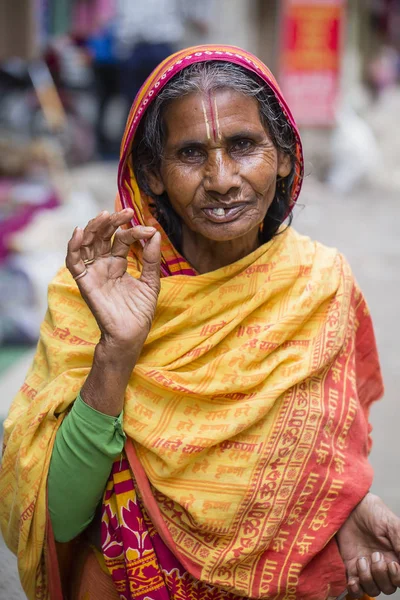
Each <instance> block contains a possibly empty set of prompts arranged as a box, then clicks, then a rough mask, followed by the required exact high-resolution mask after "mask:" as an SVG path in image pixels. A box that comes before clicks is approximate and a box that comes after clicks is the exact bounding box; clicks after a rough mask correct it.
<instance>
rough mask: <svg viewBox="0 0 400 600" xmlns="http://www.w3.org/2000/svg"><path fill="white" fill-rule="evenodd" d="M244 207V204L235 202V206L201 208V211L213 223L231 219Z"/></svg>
mask: <svg viewBox="0 0 400 600" xmlns="http://www.w3.org/2000/svg"><path fill="white" fill-rule="evenodd" d="M245 207H246V205H245V204H236V205H235V206H231V207H226V208H223V207H222V206H218V207H215V208H203V209H202V210H203V212H204V214H205V215H206V217H207V218H208V219H210V221H213V222H214V223H227V222H229V221H233V220H234V219H235V218H236V217H237V216H238V215H239V214H240V213H241V212H242V211H243V210H244V208H245Z"/></svg>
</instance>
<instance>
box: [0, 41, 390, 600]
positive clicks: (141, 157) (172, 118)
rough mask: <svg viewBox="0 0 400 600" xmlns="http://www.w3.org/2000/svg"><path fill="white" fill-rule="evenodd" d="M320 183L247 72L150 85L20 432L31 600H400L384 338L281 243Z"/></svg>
mask: <svg viewBox="0 0 400 600" xmlns="http://www.w3.org/2000/svg"><path fill="white" fill-rule="evenodd" d="M302 176H303V160H302V149H301V142H300V138H299V134H298V131H297V128H296V125H295V123H294V121H293V118H292V116H291V113H290V110H289V108H288V107H287V105H286V104H285V101H284V99H283V97H282V95H281V93H280V91H279V88H278V86H277V83H276V81H275V80H274V78H273V76H272V75H271V73H270V72H269V70H268V69H267V68H266V67H265V65H263V64H262V63H261V62H260V61H259V60H258V59H257V58H255V57H254V56H252V55H250V54H248V53H247V52H245V51H243V50H240V49H238V48H231V47H227V48H226V47H220V46H211V47H198V48H192V49H189V50H184V51H181V52H179V53H178V54H176V55H174V56H171V57H170V58H169V59H167V60H166V61H165V62H164V63H162V64H161V65H160V66H159V67H158V68H157V69H156V70H155V72H154V73H153V74H152V75H151V76H150V78H149V79H148V80H147V82H146V84H145V85H144V87H143V88H142V89H141V91H140V93H139V95H138V97H137V98H136V100H135V103H134V105H133V108H132V110H131V114H130V117H129V120H128V124H127V128H126V133H125V136H124V139H123V143H122V151H121V162H120V168H119V176H118V183H119V198H118V200H117V211H116V212H115V213H114V214H112V215H110V214H108V213H107V212H103V213H101V214H100V215H98V216H97V217H96V218H94V219H93V220H92V221H91V222H90V223H89V224H88V225H87V226H86V227H85V229H83V230H82V229H79V228H77V229H76V230H75V232H74V234H73V236H72V238H71V240H70V243H69V246H68V254H67V260H66V264H67V269H62V270H61V271H60V272H59V273H58V275H57V277H56V278H55V280H54V281H53V282H52V283H51V285H50V288H49V310H48V313H47V316H46V319H45V321H44V323H43V326H42V331H41V339H40V342H39V346H38V350H37V354H36V357H35V360H34V363H33V366H32V368H31V370H30V372H29V374H28V376H27V379H26V381H25V383H24V385H23V386H22V388H21V391H20V393H19V395H18V397H17V398H16V400H15V401H14V404H13V406H12V408H11V412H10V415H9V418H8V420H7V421H6V425H5V443H6V445H5V453H4V459H3V467H2V474H1V487H0V493H1V497H2V504H1V508H0V511H1V524H2V530H3V534H4V536H5V538H6V540H7V542H8V544H9V546H10V548H11V549H12V550H13V551H14V552H15V553H17V554H18V557H19V568H20V575H21V580H22V583H23V586H24V589H25V591H26V593H27V595H28V597H29V598H32V599H33V598H43V599H44V598H46V599H47V598H51V599H59V598H60V599H61V598H63V597H64V598H73V599H75V598H77V599H82V600H83V599H98V598H101V599H105V600H107V599H113V598H115V599H117V598H121V599H125V600H131V599H133V598H139V599H141V600H145V599H147V600H158V599H159V600H164V599H168V598H171V599H174V600H184V599H187V600H195V599H202V600H203V599H204V600H217V599H218V600H219V599H226V600H235V599H239V598H260V599H261V598H264V599H267V598H274V599H275V600H280V599H282V600H283V599H285V600H292V599H293V600H294V599H296V598H303V599H310V600H325V599H327V598H335V597H337V596H339V595H341V596H342V597H344V595H346V592H345V590H346V588H347V589H348V591H349V593H350V595H351V596H352V597H354V598H359V597H361V596H363V594H369V595H376V594H379V593H380V592H381V591H383V592H384V593H386V594H391V593H393V592H394V591H395V589H396V588H397V587H398V586H399V585H400V568H399V564H398V559H399V554H400V522H399V519H397V517H396V516H395V515H393V514H392V513H391V512H390V511H389V509H388V508H386V506H385V505H384V504H383V502H382V501H381V500H380V499H379V498H377V497H376V496H373V495H372V494H370V493H369V491H368V490H369V487H370V485H371V481H372V473H371V467H370V466H369V464H368V452H369V449H370V441H369V431H370V430H369V425H368V411H369V407H370V404H371V402H373V401H374V400H376V399H378V398H379V397H380V396H381V394H382V382H381V376H380V369H379V363H378V358H377V352H376V347H375V341H374V335H373V330H372V325H371V319H370V316H369V313H368V310H367V307H366V304H365V301H364V299H363V297H362V295H361V293H360V291H359V289H358V288H357V286H356V284H355V282H354V279H353V276H352V274H351V271H350V269H349V267H348V265H347V263H346V261H345V260H344V258H343V257H342V256H341V255H340V254H338V252H337V251H336V250H333V249H329V248H325V247H324V246H322V245H320V244H318V243H315V242H312V241H310V240H309V239H308V238H305V237H302V236H300V235H298V234H297V233H296V232H295V231H294V230H293V229H292V228H291V227H289V226H288V225H284V224H283V223H284V221H285V219H287V218H288V217H289V216H290V212H291V209H292V206H293V204H294V202H295V201H296V199H297V197H298V195H299V192H300V187H301V181H302ZM346 571H347V576H346Z"/></svg>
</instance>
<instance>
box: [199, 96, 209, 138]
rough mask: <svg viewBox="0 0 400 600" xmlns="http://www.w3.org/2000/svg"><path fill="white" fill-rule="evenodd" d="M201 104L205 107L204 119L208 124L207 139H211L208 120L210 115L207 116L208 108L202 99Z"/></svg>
mask: <svg viewBox="0 0 400 600" xmlns="http://www.w3.org/2000/svg"><path fill="white" fill-rule="evenodd" d="M201 106H202V107H203V115H204V121H205V124H206V131H207V139H208V140H210V139H211V135H210V123H209V122H208V116H207V108H206V105H205V102H204V100H203V99H202V100H201Z"/></svg>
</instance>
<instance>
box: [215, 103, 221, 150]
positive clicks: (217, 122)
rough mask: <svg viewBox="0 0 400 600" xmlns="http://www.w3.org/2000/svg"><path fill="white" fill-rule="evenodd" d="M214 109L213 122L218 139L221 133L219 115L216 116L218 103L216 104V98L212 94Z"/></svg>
mask: <svg viewBox="0 0 400 600" xmlns="http://www.w3.org/2000/svg"><path fill="white" fill-rule="evenodd" d="M214 111H215V123H216V126H217V135H218V139H219V140H220V139H222V134H221V129H220V126H219V116H218V105H217V99H216V97H215V96H214Z"/></svg>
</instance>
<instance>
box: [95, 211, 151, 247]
mask: <svg viewBox="0 0 400 600" xmlns="http://www.w3.org/2000/svg"><path fill="white" fill-rule="evenodd" d="M132 216H133V210H132V209H131V208H125V209H123V210H120V211H118V212H115V213H113V214H112V215H110V216H109V218H108V219H107V220H105V221H103V222H102V223H101V224H100V226H99V228H98V229H97V231H96V233H95V236H94V239H93V244H94V247H95V254H96V256H108V255H109V254H110V252H111V243H110V242H111V238H112V236H113V235H114V234H115V232H116V231H117V229H118V227H121V225H126V224H127V223H129V222H130V220H131V218H132ZM151 229H152V230H153V228H151Z"/></svg>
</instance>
